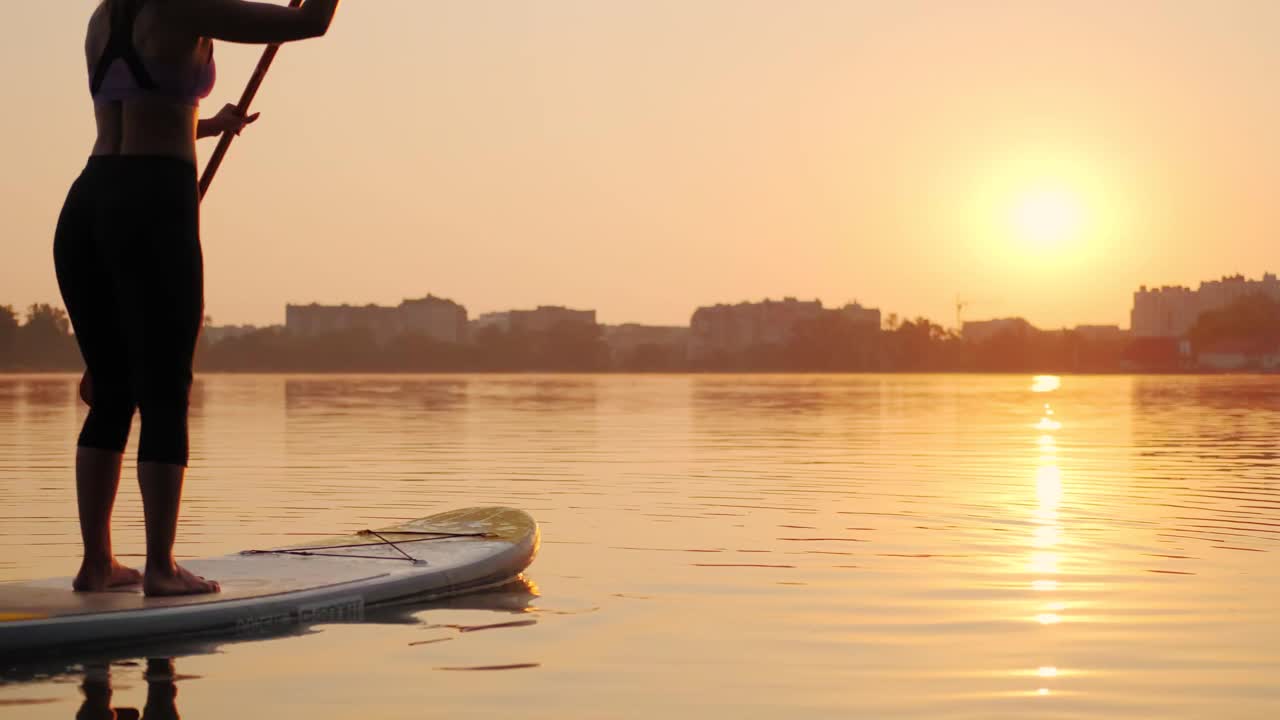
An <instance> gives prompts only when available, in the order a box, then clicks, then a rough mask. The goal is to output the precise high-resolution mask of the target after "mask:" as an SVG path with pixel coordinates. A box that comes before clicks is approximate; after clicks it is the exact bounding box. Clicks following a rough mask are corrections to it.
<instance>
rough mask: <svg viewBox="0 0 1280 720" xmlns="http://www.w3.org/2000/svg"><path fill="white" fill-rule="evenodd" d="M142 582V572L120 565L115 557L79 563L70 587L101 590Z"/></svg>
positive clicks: (77, 589)
mask: <svg viewBox="0 0 1280 720" xmlns="http://www.w3.org/2000/svg"><path fill="white" fill-rule="evenodd" d="M140 582H142V573H140V572H138V571H137V570H134V569H133V568H131V567H125V566H124V565H121V564H120V563H119V561H117V560H116V559H115V558H111V559H110V560H109V561H106V562H89V561H88V560H85V561H83V562H82V563H80V572H78V573H76V579H75V580H72V581H71V588H72V589H73V590H75V591H76V592H103V591H105V590H113V589H115V588H122V587H128V586H130V585H137V584H138V583H140Z"/></svg>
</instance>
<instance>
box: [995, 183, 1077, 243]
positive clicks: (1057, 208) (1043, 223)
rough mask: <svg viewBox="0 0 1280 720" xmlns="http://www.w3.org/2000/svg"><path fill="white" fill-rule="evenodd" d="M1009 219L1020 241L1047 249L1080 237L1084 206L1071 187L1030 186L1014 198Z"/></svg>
mask: <svg viewBox="0 0 1280 720" xmlns="http://www.w3.org/2000/svg"><path fill="white" fill-rule="evenodd" d="M1010 220H1011V221H1012V225H1013V233H1014V236H1015V237H1016V238H1017V239H1018V240H1019V241H1020V242H1023V243H1026V244H1028V245H1031V246H1034V247H1036V248H1041V249H1047V248H1051V247H1058V246H1060V245H1063V244H1064V243H1067V242H1070V241H1072V240H1076V239H1078V238H1079V236H1080V234H1081V229H1082V228H1083V226H1084V222H1085V208H1084V203H1083V201H1082V200H1081V199H1080V196H1079V195H1077V194H1075V193H1072V192H1071V191H1070V190H1067V189H1064V188H1060V187H1040V188H1033V189H1028V190H1025V191H1023V192H1022V193H1021V194H1020V195H1018V196H1017V197H1016V198H1015V200H1014V202H1013V206H1012V212H1011V217H1010Z"/></svg>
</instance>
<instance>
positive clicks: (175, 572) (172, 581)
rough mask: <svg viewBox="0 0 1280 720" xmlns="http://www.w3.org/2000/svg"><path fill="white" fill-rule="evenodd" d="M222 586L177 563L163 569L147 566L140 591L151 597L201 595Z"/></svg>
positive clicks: (217, 590) (220, 588) (219, 589)
mask: <svg viewBox="0 0 1280 720" xmlns="http://www.w3.org/2000/svg"><path fill="white" fill-rule="evenodd" d="M221 590H222V586H221V585H219V584H218V583H216V582H214V581H213V580H205V579H204V578H202V577H200V576H199V575H195V574H193V573H192V572H191V571H190V570H187V569H186V568H184V567H181V566H180V565H178V564H177V563H174V564H172V565H171V566H170V567H168V568H165V569H163V570H156V569H155V568H152V567H148V568H147V574H146V576H145V577H144V578H143V580H142V592H143V593H145V594H146V595H149V596H152V597H163V596H167V595H203V594H206V593H216V592H221Z"/></svg>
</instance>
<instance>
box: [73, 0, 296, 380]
mask: <svg viewBox="0 0 1280 720" xmlns="http://www.w3.org/2000/svg"><path fill="white" fill-rule="evenodd" d="M300 5H302V0H289V7H299V6H300ZM279 51H280V46H279V45H278V44H277V45H268V46H267V49H266V50H263V51H262V58H261V59H260V60H258V67H256V68H254V71H253V75H250V76H249V84H248V85H246V86H245V88H244V93H243V94H241V95H240V104H239V105H237V106H236V109H237V110H239V111H240V115H241V116H244V117H247V116H248V115H249V106H250V105H251V104H252V103H253V98H254V97H256V96H257V94H258V88H260V87H262V80H263V78H265V77H266V76H267V70H269V69H270V68H271V61H273V60H275V59H276V53H277V52H279ZM235 139H236V135H235V133H232V132H225V133H222V137H221V138H219V139H218V146H217V147H216V148H214V149H213V154H212V155H210V156H209V162H208V163H207V164H206V165H205V167H204V174H203V175H201V176H200V199H201V200H204V196H205V193H207V192H209V186H210V185H212V184H213V176H214V175H216V174H217V172H218V168H219V167H220V166H221V165H222V160H223V158H225V157H226V156H227V151H228V150H230V149H231V142H232V141H233V140H235ZM92 398H93V380H92V379H90V377H89V371H88V370H85V372H84V374H83V375H82V376H80V399H81V400H83V401H84V404H85V405H93V401H92Z"/></svg>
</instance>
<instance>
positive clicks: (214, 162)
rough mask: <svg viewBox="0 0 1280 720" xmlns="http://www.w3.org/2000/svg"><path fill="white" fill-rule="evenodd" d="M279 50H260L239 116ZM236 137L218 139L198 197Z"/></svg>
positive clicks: (294, 1) (296, 1)
mask: <svg viewBox="0 0 1280 720" xmlns="http://www.w3.org/2000/svg"><path fill="white" fill-rule="evenodd" d="M300 5H302V0H289V7H299V6H300ZM279 51H280V46H279V45H268V46H267V49H266V50H264V51H262V59H261V60H259V61H258V67H257V68H255V69H254V71H253V75H251V76H250V77H249V84H248V85H247V86H245V89H244V94H243V95H241V96H240V104H239V105H237V106H236V109H237V110H238V111H239V112H240V116H241V117H248V116H249V106H250V105H251V104H253V98H254V96H256V95H257V94H258V88H260V87H262V80H263V78H265V77H266V76H267V70H269V69H270V68H271V61H272V60H275V59H276V53H277V52H279ZM235 139H236V136H235V133H229V132H226V133H223V134H222V137H221V138H219V139H218V147H216V148H214V150H213V154H212V155H210V156H209V162H208V163H207V164H205V166H204V175H201V176H200V199H201V200H203V199H204V196H205V193H207V192H209V186H210V185H211V184H213V176H214V175H216V174H217V172H218V168H219V167H220V166H221V165H222V159H223V158H224V157H226V156H227V151H228V150H230V149H231V142H232V141H233V140H235Z"/></svg>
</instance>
